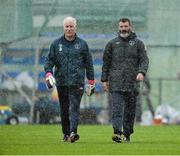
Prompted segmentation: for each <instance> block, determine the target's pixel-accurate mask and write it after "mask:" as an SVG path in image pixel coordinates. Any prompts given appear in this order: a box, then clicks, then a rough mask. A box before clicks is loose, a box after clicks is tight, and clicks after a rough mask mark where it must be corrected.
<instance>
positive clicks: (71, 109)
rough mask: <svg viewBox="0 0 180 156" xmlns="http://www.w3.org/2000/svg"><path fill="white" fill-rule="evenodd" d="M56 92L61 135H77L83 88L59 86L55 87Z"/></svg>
mask: <svg viewBox="0 0 180 156" xmlns="http://www.w3.org/2000/svg"><path fill="white" fill-rule="evenodd" d="M57 91H58V96H59V103H60V113H61V124H62V131H63V134H65V135H70V133H71V132H75V133H77V128H78V120H79V112H80V102H81V98H82V95H83V92H84V88H83V87H82V86H61V87H57Z"/></svg>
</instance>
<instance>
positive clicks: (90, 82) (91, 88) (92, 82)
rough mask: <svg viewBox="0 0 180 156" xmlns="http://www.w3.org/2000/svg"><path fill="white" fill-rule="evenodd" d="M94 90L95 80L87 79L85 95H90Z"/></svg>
mask: <svg viewBox="0 0 180 156" xmlns="http://www.w3.org/2000/svg"><path fill="white" fill-rule="evenodd" d="M94 90H95V80H88V85H87V87H86V94H87V96H91V95H92V94H93V93H94Z"/></svg>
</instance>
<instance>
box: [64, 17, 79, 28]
mask: <svg viewBox="0 0 180 156" xmlns="http://www.w3.org/2000/svg"><path fill="white" fill-rule="evenodd" d="M66 21H72V22H73V23H74V25H75V26H76V25H77V20H76V19H75V18H74V17H70V16H69V17H66V18H65V19H64V20H63V25H64V24H65V22H66Z"/></svg>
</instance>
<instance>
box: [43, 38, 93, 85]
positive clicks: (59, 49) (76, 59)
mask: <svg viewBox="0 0 180 156" xmlns="http://www.w3.org/2000/svg"><path fill="white" fill-rule="evenodd" d="M53 67H55V71H54V74H55V79H56V84H57V86H74V85H84V81H85V75H86V77H87V79H88V80H94V68H93V61H92V56H91V54H90V52H89V49H88V45H87V43H86V41H84V40H82V39H80V38H79V37H78V36H76V37H75V39H74V40H73V41H68V40H66V39H65V37H64V36H62V37H60V38H58V39H56V40H55V41H54V42H53V43H52V44H51V46H50V51H49V53H48V56H47V58H46V62H45V66H44V70H45V72H46V73H47V72H51V73H53Z"/></svg>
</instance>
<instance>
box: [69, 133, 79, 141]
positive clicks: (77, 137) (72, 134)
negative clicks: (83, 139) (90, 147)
mask: <svg viewBox="0 0 180 156" xmlns="http://www.w3.org/2000/svg"><path fill="white" fill-rule="evenodd" d="M79 138H80V137H79V134H77V133H74V132H72V133H71V135H70V140H71V143H73V142H75V141H77V140H79Z"/></svg>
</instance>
